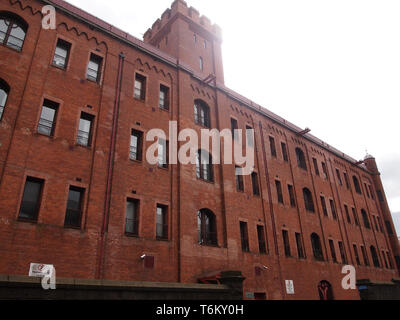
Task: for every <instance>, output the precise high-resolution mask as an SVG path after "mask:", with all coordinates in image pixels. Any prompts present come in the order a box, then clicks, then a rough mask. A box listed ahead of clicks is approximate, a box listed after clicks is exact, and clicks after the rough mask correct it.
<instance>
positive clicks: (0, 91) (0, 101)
mask: <svg viewBox="0 0 400 320" xmlns="http://www.w3.org/2000/svg"><path fill="white" fill-rule="evenodd" d="M9 92H10V87H9V85H8V84H7V82H5V81H4V80H3V79H1V78H0V121H1V119H2V117H3V112H4V108H5V106H6V103H7V98H8V94H9Z"/></svg>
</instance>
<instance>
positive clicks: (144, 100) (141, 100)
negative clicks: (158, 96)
mask: <svg viewBox="0 0 400 320" xmlns="http://www.w3.org/2000/svg"><path fill="white" fill-rule="evenodd" d="M133 99H135V100H136V101H139V102H142V103H145V102H146V99H141V98H137V97H133Z"/></svg>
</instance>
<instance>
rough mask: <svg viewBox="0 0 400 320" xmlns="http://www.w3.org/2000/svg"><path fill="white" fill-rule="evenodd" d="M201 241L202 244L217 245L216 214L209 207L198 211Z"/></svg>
mask: <svg viewBox="0 0 400 320" xmlns="http://www.w3.org/2000/svg"><path fill="white" fill-rule="evenodd" d="M197 222H198V232H199V243H200V244H201V245H211V246H217V245H218V242H217V222H216V218H215V215H214V213H213V212H212V211H210V210H208V209H202V210H200V211H199V212H198V213H197Z"/></svg>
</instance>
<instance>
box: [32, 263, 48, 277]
mask: <svg viewBox="0 0 400 320" xmlns="http://www.w3.org/2000/svg"><path fill="white" fill-rule="evenodd" d="M53 270H54V266H53V265H52V264H42V263H31V266H30V268H29V276H30V277H37V278H43V277H51V276H52V273H53Z"/></svg>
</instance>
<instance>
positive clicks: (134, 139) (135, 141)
mask: <svg viewBox="0 0 400 320" xmlns="http://www.w3.org/2000/svg"><path fill="white" fill-rule="evenodd" d="M142 145H143V133H142V132H140V131H137V130H134V129H132V132H131V144H130V151H129V159H131V160H137V161H142Z"/></svg>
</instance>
